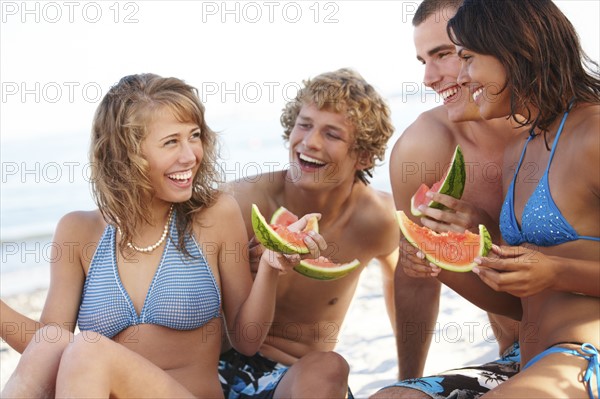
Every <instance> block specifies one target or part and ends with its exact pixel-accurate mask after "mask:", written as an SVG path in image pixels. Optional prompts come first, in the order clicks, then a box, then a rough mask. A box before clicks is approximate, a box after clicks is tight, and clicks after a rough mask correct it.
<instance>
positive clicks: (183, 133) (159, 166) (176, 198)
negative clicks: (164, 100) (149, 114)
mask: <svg viewBox="0 0 600 399" xmlns="http://www.w3.org/2000/svg"><path fill="white" fill-rule="evenodd" d="M142 154H143V156H144V157H145V159H146V161H147V162H148V165H149V168H150V172H149V176H148V177H149V180H150V184H151V185H152V187H153V189H154V199H158V200H162V201H165V202H169V203H173V202H175V203H177V202H184V201H187V200H189V199H190V198H191V196H192V187H193V184H192V183H193V180H194V176H195V175H196V173H197V171H198V168H199V166H200V162H201V160H202V156H203V148H202V140H201V134H200V127H199V126H198V125H197V124H195V123H190V122H185V123H184V122H180V121H179V120H178V119H177V118H176V117H175V115H173V113H172V112H171V111H170V110H169V109H168V108H163V109H161V110H160V111H159V112H158V113H157V114H156V115H155V116H154V117H153V120H152V122H151V123H150V124H149V125H148V133H147V136H146V137H145V139H144V140H143V142H142Z"/></svg>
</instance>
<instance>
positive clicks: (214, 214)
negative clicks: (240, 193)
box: [196, 191, 240, 223]
mask: <svg viewBox="0 0 600 399" xmlns="http://www.w3.org/2000/svg"><path fill="white" fill-rule="evenodd" d="M239 214H240V206H239V205H238V202H237V201H236V199H235V197H234V196H233V194H232V193H230V192H227V191H221V192H219V194H218V196H217V198H216V200H215V202H214V204H212V205H211V206H209V207H206V208H204V209H202V210H201V211H200V212H198V215H197V217H196V221H200V222H207V221H212V220H215V221H220V222H221V223H224V222H225V221H227V220H230V219H229V218H232V217H239Z"/></svg>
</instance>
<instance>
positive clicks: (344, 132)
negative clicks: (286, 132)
mask: <svg viewBox="0 0 600 399" xmlns="http://www.w3.org/2000/svg"><path fill="white" fill-rule="evenodd" d="M289 143H290V170H289V173H290V174H289V177H288V179H289V180H290V181H291V182H292V183H294V184H301V185H303V186H304V187H305V188H308V187H312V186H316V185H322V184H332V183H333V184H336V183H340V182H345V181H349V182H350V183H352V182H353V181H354V179H355V172H356V171H357V170H358V169H360V166H361V164H360V162H359V159H358V155H357V154H356V151H354V150H353V149H352V147H353V143H354V127H353V126H352V125H351V124H350V123H349V122H348V121H347V119H346V116H345V115H344V114H343V113H337V112H331V111H327V110H324V109H321V110H319V109H317V107H316V106H315V105H314V104H308V105H307V104H305V105H303V106H302V108H301V109H300V112H299V114H298V116H297V118H296V123H295V125H294V127H293V129H292V131H291V133H290V137H289Z"/></svg>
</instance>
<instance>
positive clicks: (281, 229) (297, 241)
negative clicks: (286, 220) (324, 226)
mask: <svg viewBox="0 0 600 399" xmlns="http://www.w3.org/2000/svg"><path fill="white" fill-rule="evenodd" d="M271 228H272V229H273V230H274V231H275V232H276V233H277V234H278V235H279V237H281V238H282V239H283V240H285V242H287V243H288V244H290V245H293V246H295V247H305V246H306V244H305V243H304V238H305V237H306V236H307V235H308V234H307V233H304V232H301V231H298V232H294V231H290V230H289V229H288V228H287V227H285V226H282V225H280V224H273V225H271Z"/></svg>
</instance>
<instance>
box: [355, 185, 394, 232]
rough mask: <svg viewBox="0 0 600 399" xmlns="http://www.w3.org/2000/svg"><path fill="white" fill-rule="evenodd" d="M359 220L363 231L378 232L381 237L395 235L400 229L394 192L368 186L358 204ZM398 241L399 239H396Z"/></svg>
mask: <svg viewBox="0 0 600 399" xmlns="http://www.w3.org/2000/svg"><path fill="white" fill-rule="evenodd" d="M356 205H357V206H356V214H357V220H358V222H359V223H360V225H361V226H360V230H361V231H371V232H376V235H377V236H379V237H381V235H382V234H383V235H384V236H387V237H390V236H391V237H395V234H396V233H397V231H398V224H397V221H396V206H395V204H394V198H393V196H392V194H390V193H388V192H384V191H379V190H375V189H373V188H372V187H367V190H366V192H365V195H363V196H361V199H360V200H359V201H358V202H357V204H356ZM395 242H396V243H397V240H396V241H395Z"/></svg>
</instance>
